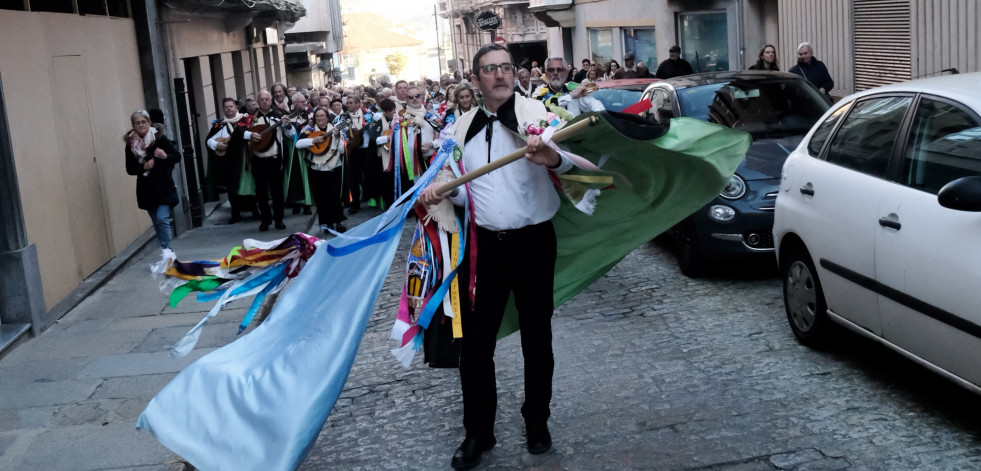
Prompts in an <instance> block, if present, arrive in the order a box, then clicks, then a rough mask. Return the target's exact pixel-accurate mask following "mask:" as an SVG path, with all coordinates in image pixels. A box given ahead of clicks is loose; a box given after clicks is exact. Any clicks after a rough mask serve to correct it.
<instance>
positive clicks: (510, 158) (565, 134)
mask: <svg viewBox="0 0 981 471" xmlns="http://www.w3.org/2000/svg"><path fill="white" fill-rule="evenodd" d="M599 120H600V119H599V117H597V116H592V117H590V118H589V119H584V120H582V121H579V122H577V123H574V124H571V125H569V126H567V127H564V128H562V129H560V130H558V131H556V132H555V134H553V135H552V142H561V141H563V140H565V139H568V138H570V137H572V136H573V135H574V134H576V133H578V132H579V131H581V130H583V129H585V128H587V127H589V126H592V125H594V124H596V123H598V122H599ZM527 150H528V148H527V147H522V148H520V149H518V150H516V151H514V152H512V153H510V154H508V155H505V156H504V157H501V158H500V159H497V160H495V161H493V162H491V163H489V164H487V165H484V166H482V167H480V168H478V169H476V170H474V171H472V172H467V173H466V174H465V175H462V176H460V178H457V179H456V180H453V181H450V182H446V183H444V184H442V185H440V187H439V188H437V189H436V194H437V195H445V194H447V193H449V192H451V191H453V189H454V188H456V187H458V186H460V185H463V184H464V183H467V182H469V181H470V180H473V179H474V178H477V177H480V176H482V175H486V174H488V173H490V172H493V171H494V170H497V169H499V168H501V167H503V166H505V165H507V164H509V163H511V162H514V161H516V160H519V159H521V158H523V157H524V156H525V152H527Z"/></svg>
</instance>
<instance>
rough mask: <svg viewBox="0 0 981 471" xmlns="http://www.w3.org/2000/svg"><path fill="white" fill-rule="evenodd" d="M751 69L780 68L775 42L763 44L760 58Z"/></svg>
mask: <svg viewBox="0 0 981 471" xmlns="http://www.w3.org/2000/svg"><path fill="white" fill-rule="evenodd" d="M749 70H780V66H779V65H777V48H776V47H775V46H774V45H773V44H767V45H766V46H763V49H760V56H759V58H758V59H756V63H755V64H753V65H751V66H749Z"/></svg>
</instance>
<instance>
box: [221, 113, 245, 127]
mask: <svg viewBox="0 0 981 471" xmlns="http://www.w3.org/2000/svg"><path fill="white" fill-rule="evenodd" d="M242 116H244V115H243V114H242V113H235V116H232V117H231V118H225V119H223V120H221V121H222V122H223V123H225V124H231V125H234V124H235V123H238V122H239V121H241V120H242Z"/></svg>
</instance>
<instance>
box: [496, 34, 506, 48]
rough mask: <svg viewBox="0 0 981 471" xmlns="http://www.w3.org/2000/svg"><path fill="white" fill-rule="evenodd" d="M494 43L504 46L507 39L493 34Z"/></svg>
mask: <svg viewBox="0 0 981 471" xmlns="http://www.w3.org/2000/svg"><path fill="white" fill-rule="evenodd" d="M494 44H497V45H499V46H506V45H507V41H505V40H504V36H494Z"/></svg>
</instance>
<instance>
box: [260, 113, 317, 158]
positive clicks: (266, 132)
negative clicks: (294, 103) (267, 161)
mask: <svg viewBox="0 0 981 471" xmlns="http://www.w3.org/2000/svg"><path fill="white" fill-rule="evenodd" d="M306 111H307V110H305V109H296V110H293V112H292V113H290V114H288V115H286V116H285V117H284V118H289V119H293V118H295V117H297V116H300V115H301V114H303V113H305V112H306ZM284 118H273V117H270V116H266V124H254V125H252V127H251V128H249V131H250V132H251V133H253V134H255V133H259V141H258V142H256V141H252V140H249V149H252V152H263V151H266V150H269V147H271V146H272V143H273V139H276V133H274V132H273V131H274V130H276V128H277V127H279V124H278V123H277V124H276V125H270V124H269V122H270V121H274V120H275V121H277V122H281V121H282V120H283V119H284Z"/></svg>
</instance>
